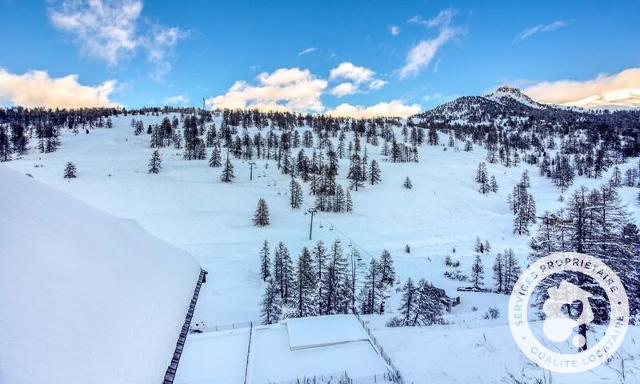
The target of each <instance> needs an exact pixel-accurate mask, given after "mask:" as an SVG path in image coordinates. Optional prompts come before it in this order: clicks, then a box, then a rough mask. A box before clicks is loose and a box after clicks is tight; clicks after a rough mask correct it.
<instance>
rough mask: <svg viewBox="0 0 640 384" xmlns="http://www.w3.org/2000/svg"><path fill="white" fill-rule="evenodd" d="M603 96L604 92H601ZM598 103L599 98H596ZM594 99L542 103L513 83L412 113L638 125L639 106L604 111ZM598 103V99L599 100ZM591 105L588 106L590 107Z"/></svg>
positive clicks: (512, 124)
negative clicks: (574, 103) (572, 102)
mask: <svg viewBox="0 0 640 384" xmlns="http://www.w3.org/2000/svg"><path fill="white" fill-rule="evenodd" d="M603 97H604V96H603ZM607 97H610V98H611V100H612V101H611V102H610V103H609V104H610V105H612V106H616V105H618V106H624V105H626V104H627V103H628V102H629V100H631V101H630V102H633V100H635V98H637V95H634V94H633V93H632V92H627V93H624V92H623V93H620V94H618V95H609V96H607ZM596 101H597V103H600V100H596ZM592 102H594V100H591V99H589V100H584V101H583V102H582V104H580V105H578V106H575V105H573V106H566V105H554V104H541V103H538V102H536V101H534V100H532V99H531V98H530V97H528V96H527V95H525V94H524V93H522V92H521V91H520V90H518V89H516V88H512V87H506V86H504V87H499V88H498V89H497V90H496V91H495V92H493V93H490V94H488V95H485V96H462V97H459V98H457V99H455V100H452V101H450V102H448V103H444V104H442V105H439V106H437V107H435V108H433V109H431V110H429V111H426V112H422V113H419V114H417V115H415V116H413V118H412V120H413V121H414V122H415V123H418V124H423V125H428V124H432V123H437V124H445V125H451V126H460V125H471V126H492V125H496V126H503V127H508V128H522V127H525V126H526V127H527V128H531V127H535V126H536V125H540V126H546V125H548V124H552V125H554V124H556V125H562V126H575V125H577V124H581V125H582V126H583V127H588V126H594V127H597V126H602V125H607V126H611V127H615V128H616V129H621V130H622V129H625V128H634V129H638V127H639V124H640V123H639V122H640V110H638V109H633V110H622V109H623V108H619V107H617V108H612V111H614V112H612V113H605V111H604V109H605V107H604V106H600V107H599V108H598V109H596V108H593V107H594V106H595V104H593V103H592ZM600 104H601V103H600ZM589 108H591V109H589Z"/></svg>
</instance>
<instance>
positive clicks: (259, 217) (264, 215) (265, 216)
mask: <svg viewBox="0 0 640 384" xmlns="http://www.w3.org/2000/svg"><path fill="white" fill-rule="evenodd" d="M253 225H255V226H256V227H264V226H265V225H269V207H268V206H267V202H266V201H265V200H264V199H259V200H258V206H257V207H256V212H255V214H254V215H253Z"/></svg>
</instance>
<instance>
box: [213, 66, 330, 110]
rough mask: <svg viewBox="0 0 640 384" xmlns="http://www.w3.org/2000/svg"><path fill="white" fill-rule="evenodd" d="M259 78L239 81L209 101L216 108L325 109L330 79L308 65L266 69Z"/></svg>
mask: <svg viewBox="0 0 640 384" xmlns="http://www.w3.org/2000/svg"><path fill="white" fill-rule="evenodd" d="M256 80H257V84H256V85H249V84H247V83H246V82H244V81H236V82H235V83H234V84H233V85H232V86H231V88H229V90H228V91H227V93H225V94H224V95H219V96H215V97H212V98H210V99H208V100H206V103H207V105H210V106H211V107H213V108H215V109H218V108H219V109H223V108H229V109H236V108H257V109H261V110H289V111H296V112H307V111H310V112H322V111H323V110H324V105H323V104H322V101H321V100H320V96H321V95H322V92H323V91H324V89H325V88H326V87H327V82H326V80H321V79H318V78H316V77H315V76H314V75H313V74H312V73H311V72H310V71H309V70H308V69H304V70H301V69H299V68H280V69H278V70H276V71H274V72H272V73H267V72H263V73H261V74H259V75H258V76H257V78H256Z"/></svg>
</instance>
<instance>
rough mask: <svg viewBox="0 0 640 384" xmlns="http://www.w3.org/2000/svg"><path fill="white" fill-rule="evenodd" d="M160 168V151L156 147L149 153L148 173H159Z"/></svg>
mask: <svg viewBox="0 0 640 384" xmlns="http://www.w3.org/2000/svg"><path fill="white" fill-rule="evenodd" d="M160 169H162V160H161V159H160V152H158V150H157V149H156V150H155V151H153V154H152V155H151V160H149V173H155V174H157V173H160Z"/></svg>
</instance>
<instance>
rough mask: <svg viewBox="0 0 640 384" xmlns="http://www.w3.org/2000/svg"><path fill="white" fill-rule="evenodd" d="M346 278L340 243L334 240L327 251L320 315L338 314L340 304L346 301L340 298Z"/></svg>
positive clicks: (345, 266)
mask: <svg viewBox="0 0 640 384" xmlns="http://www.w3.org/2000/svg"><path fill="white" fill-rule="evenodd" d="M346 277H347V261H346V259H345V257H344V254H343V250H342V243H341V242H340V240H339V239H336V240H335V241H334V242H333V244H332V245H331V248H330V249H329V254H328V260H327V267H326V269H325V272H324V274H323V277H322V278H323V280H322V287H323V291H322V295H323V296H322V297H321V298H320V301H321V302H322V304H321V305H322V308H323V309H322V313H325V314H333V313H339V310H340V309H341V307H342V306H341V304H343V303H344V302H345V301H346V299H345V298H344V297H342V294H343V293H344V289H343V288H344V284H345V282H346Z"/></svg>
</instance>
